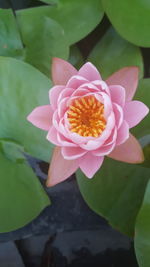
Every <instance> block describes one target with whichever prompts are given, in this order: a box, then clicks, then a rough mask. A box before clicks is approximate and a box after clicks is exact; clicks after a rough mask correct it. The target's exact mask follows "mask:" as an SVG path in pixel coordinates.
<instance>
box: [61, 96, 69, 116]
mask: <svg viewBox="0 0 150 267" xmlns="http://www.w3.org/2000/svg"><path fill="white" fill-rule="evenodd" d="M68 99H69V97H66V98H63V99H62V100H61V101H60V103H59V105H58V116H59V117H60V118H62V116H64V114H65V112H66V111H67V109H68V105H67V103H68Z"/></svg>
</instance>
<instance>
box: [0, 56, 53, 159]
mask: <svg viewBox="0 0 150 267" xmlns="http://www.w3.org/2000/svg"><path fill="white" fill-rule="evenodd" d="M50 87H51V81H50V80H49V79H48V78H47V77H46V76H45V75H44V74H42V73H41V72H39V71H38V70H37V69H35V68H34V67H32V66H31V65H28V64H26V63H24V62H22V61H19V60H16V59H13V58H7V57H0V107H1V112H0V121H1V127H0V138H11V139H13V140H16V141H18V142H19V143H21V144H22V145H23V146H24V148H25V150H26V151H27V152H28V153H29V154H31V155H33V156H35V157H37V158H40V159H42V160H45V161H49V158H50V154H51V148H52V145H51V144H50V143H49V142H48V141H47V140H46V132H44V131H42V130H40V129H38V128H36V127H34V126H33V125H31V124H30V123H29V122H28V121H27V119H26V117H27V115H28V114H29V113H30V112H31V111H32V110H33V108H35V107H36V106H40V105H46V104H48V103H49V99H48V90H49V88H50Z"/></svg>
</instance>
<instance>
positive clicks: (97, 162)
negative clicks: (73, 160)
mask: <svg viewBox="0 0 150 267" xmlns="http://www.w3.org/2000/svg"><path fill="white" fill-rule="evenodd" d="M103 160H104V157H96V156H93V155H92V154H91V153H87V154H86V155H85V156H83V157H82V160H81V162H80V165H79V166H80V169H81V170H82V171H83V173H84V174H85V175H86V176H87V177H88V178H92V177H93V176H94V174H95V173H96V172H97V171H98V169H99V168H100V167H101V165H102V163H103Z"/></svg>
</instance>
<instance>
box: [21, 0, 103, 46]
mask: <svg viewBox="0 0 150 267" xmlns="http://www.w3.org/2000/svg"><path fill="white" fill-rule="evenodd" d="M45 17H48V18H51V19H53V20H55V21H57V22H58V23H59V24H60V25H61V26H62V28H63V29H64V34H65V36H66V39H67V43H68V45H71V44H74V43H76V42H77V41H79V40H81V39H82V38H84V37H85V36H86V35H87V34H88V33H90V32H91V31H92V30H93V29H94V28H95V27H96V26H97V24H99V23H100V21H101V20H102V17H103V9H102V5H101V1H100V0H76V1H74V0H60V1H59V3H58V5H52V6H41V7H36V8H29V9H24V10H19V11H17V19H18V23H19V26H20V30H21V33H22V37H23V40H26V39H29V38H30V36H29V35H30V32H31V31H32V29H34V27H35V26H34V25H36V24H37V23H38V21H41V20H43V19H44V18H45ZM58 43H59V44H60V41H59V40H58ZM60 46H61V44H60Z"/></svg>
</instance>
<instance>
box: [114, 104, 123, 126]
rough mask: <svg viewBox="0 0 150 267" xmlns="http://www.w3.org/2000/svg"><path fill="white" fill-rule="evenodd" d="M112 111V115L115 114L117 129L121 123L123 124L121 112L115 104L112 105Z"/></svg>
mask: <svg viewBox="0 0 150 267" xmlns="http://www.w3.org/2000/svg"><path fill="white" fill-rule="evenodd" d="M113 110H114V114H115V120H116V126H117V128H118V129H119V128H120V126H121V124H122V122H123V110H122V108H121V107H120V106H119V105H118V104H116V103H113Z"/></svg>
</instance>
